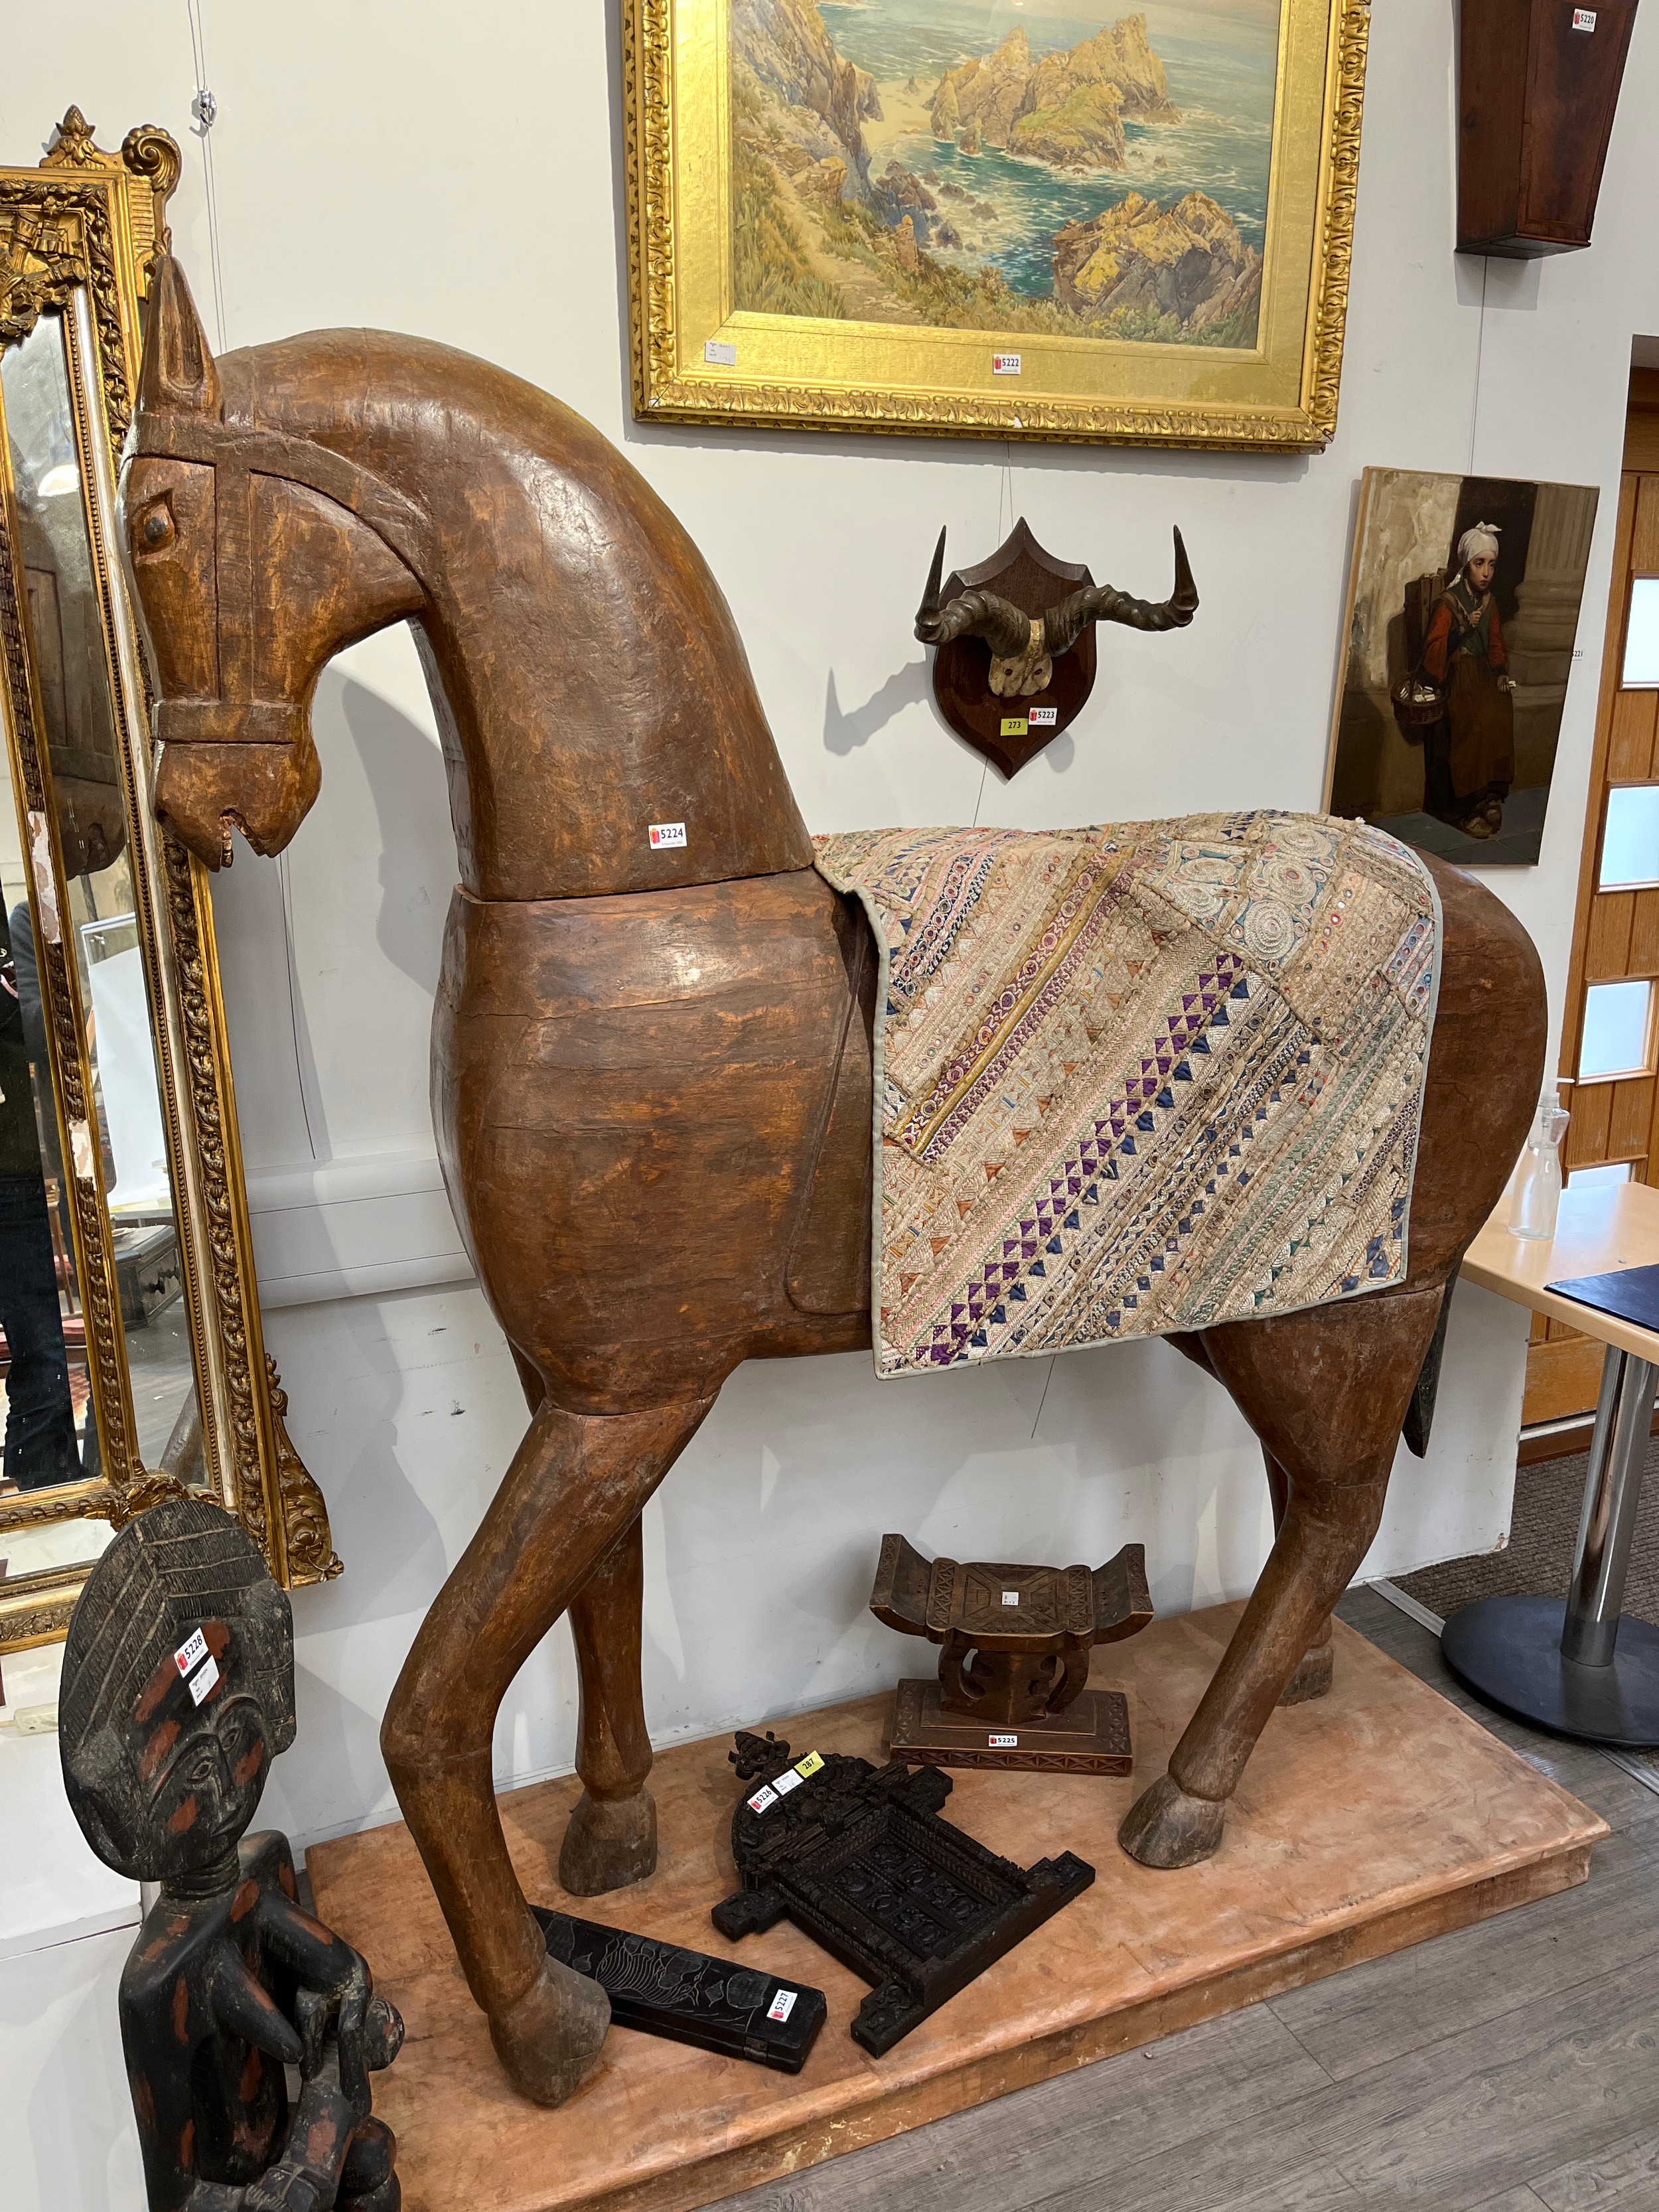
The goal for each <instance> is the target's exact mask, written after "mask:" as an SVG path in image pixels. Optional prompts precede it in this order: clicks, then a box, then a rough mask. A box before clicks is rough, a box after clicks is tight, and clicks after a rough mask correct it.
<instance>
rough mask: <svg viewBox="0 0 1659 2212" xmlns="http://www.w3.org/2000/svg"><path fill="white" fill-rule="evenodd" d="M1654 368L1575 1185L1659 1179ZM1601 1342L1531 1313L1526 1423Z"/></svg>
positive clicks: (1583, 1381) (1628, 493) (1612, 730)
mask: <svg viewBox="0 0 1659 2212" xmlns="http://www.w3.org/2000/svg"><path fill="white" fill-rule="evenodd" d="M1656 1054H1659V371H1655V370H1652V369H1637V370H1636V371H1634V372H1633V374H1632V378H1631V404H1630V413H1629V416H1628V418H1627V422H1626V435H1625V471H1624V475H1623V477H1622V479H1621V481H1620V497H1619V527H1618V536H1617V539H1616V542H1615V544H1614V549H1613V583H1612V587H1611V597H1610V603H1609V605H1608V609H1607V638H1606V643H1605V645H1604V647H1603V651H1602V661H1601V697H1600V702H1599V704H1598V707H1597V711H1596V724H1595V751H1594V754H1593V756H1592V759H1591V764H1590V786H1589V804H1588V806H1587V808H1586V811H1585V819H1584V846H1583V860H1582V863H1581V866H1580V872H1579V879H1578V907H1577V915H1576V917H1575V920H1574V926H1573V939H1572V961H1571V968H1570V969H1569V972H1568V978H1567V1000H1566V1006H1565V1010H1564V1013H1563V1018H1562V1028H1561V1073H1562V1075H1563V1076H1564V1077H1565V1078H1567V1079H1571V1082H1572V1085H1573V1087H1572V1089H1571V1091H1567V1092H1566V1093H1565V1095H1564V1103H1565V1104H1566V1105H1568V1106H1570V1107H1571V1109H1572V1121H1571V1127H1569V1129H1568V1131H1567V1140H1566V1148H1565V1167H1566V1170H1567V1179H1568V1181H1569V1182H1577V1183H1578V1184H1580V1185H1582V1184H1583V1182H1585V1181H1587V1180H1588V1181H1595V1182H1622V1181H1625V1180H1626V1179H1629V1180H1630V1181H1632V1182H1659V1080H1656V1065H1659V1061H1656ZM1600 1381H1601V1346H1600V1345H1599V1344H1597V1343H1596V1342H1595V1341H1594V1340H1592V1339H1590V1338H1589V1337H1586V1336H1583V1335H1582V1334H1580V1333H1579V1331H1578V1330H1577V1329H1574V1328H1569V1327H1568V1326H1567V1324H1566V1323H1565V1322H1559V1321H1550V1320H1547V1319H1546V1317H1545V1316H1543V1315H1542V1314H1534V1316H1533V1321H1532V1341H1531V1344H1530V1346H1529V1347H1528V1354H1527V1393H1526V1401H1525V1406H1524V1409H1523V1413H1522V1419H1523V1421H1524V1422H1525V1423H1526V1424H1527V1425H1528V1426H1530V1425H1533V1424H1534V1423H1535V1422H1540V1421H1554V1420H1561V1419H1566V1418H1568V1417H1570V1416H1572V1415H1576V1414H1588V1413H1591V1412H1593V1411H1594V1409H1595V1397H1596V1389H1597V1386H1598V1384H1599V1383H1600Z"/></svg>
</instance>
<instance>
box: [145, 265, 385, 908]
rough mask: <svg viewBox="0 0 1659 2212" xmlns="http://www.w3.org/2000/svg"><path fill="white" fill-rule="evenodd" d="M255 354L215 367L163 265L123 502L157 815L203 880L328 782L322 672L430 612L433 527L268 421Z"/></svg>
mask: <svg viewBox="0 0 1659 2212" xmlns="http://www.w3.org/2000/svg"><path fill="white" fill-rule="evenodd" d="M257 361H258V356H257V354H255V353H240V354H232V355H229V356H227V358H226V359H225V361H224V362H222V363H217V362H215V360H214V358H213V355H212V353H211V351H210V348H209V345H208V342H207V335H206V333H205V331H204V330H203V328H202V324H201V319H200V318H199V316H198V315H197V312H196V307H195V304H194V302H193V301H192V300H191V296H190V288H189V286H188V285H187V284H186V283H185V279H184V275H183V272H182V271H181V270H180V269H179V265H178V264H177V263H176V262H174V261H173V260H171V259H164V260H162V261H161V262H160V263H158V264H157V267H156V270H155V280H154V284H153V289H152V291H151V295H150V304H149V319H148V324H147V327H146V332H145V343H144V359H143V370H142V372H141V374H140V379H139V391H138V407H137V413H136V415H135V416H134V418H133V425H132V431H131V436H130V438H129V440H128V447H127V460H126V465H125V471H124V472H123V477H122V507H123V513H124V515H125V529H126V535H127V544H128V547H129V549H130V550H131V556H132V570H133V575H134V579H135V581H136V583H137V593H138V599H139V604H140V607H141V610H142V612H143V620H144V624H145V628H146V629H147V631H148V633H149V644H150V652H151V656H152V659H153V663H154V667H155V678H156V682H157V685H158V689H159V705H158V709H157V716H156V735H157V737H158V738H160V740H161V753H160V756H159V758H158V761H157V766H156V777H155V807H156V812H157V813H158V814H159V815H160V816H161V818H162V819H163V820H164V821H165V822H167V823H168V824H169V825H170V826H171V828H172V829H173V830H174V831H175V832H176V834H177V835H178V836H179V837H181V838H182V839H183V840H184V842H185V844H186V845H188V846H189V847H190V848H191V851H192V852H194V853H196V854H198V855H199V857H200V858H201V859H202V860H204V861H205V862H206V863H207V865H208V866H210V867H219V866H224V865H227V864H228V861H229V860H230V857H231V838H232V834H233V832H234V830H236V829H240V830H241V832H242V834H243V836H245V837H246V839H247V841H248V842H249V844H250V845H252V847H253V848H254V850H255V851H256V852H258V853H278V852H280V851H281V850H282V848H283V846H284V845H286V844H287V843H288V842H289V839H290V838H291V837H292V836H293V835H294V833H295V830H296V829H298V828H299V826H300V823H301V822H302V821H303V820H304V818H305V816H306V813H307V810H308V809H309V808H310V805H311V804H312V801H313V799H315V798H316V796H317V793H318V789H319V785H320V783H321V780H322V770H321V769H320V767H319V763H318V759H317V751H316V747H315V745H314V744H313V741H312V734H311V700H312V695H313V691H314V690H315V688H316V684H317V678H318V676H319V673H320V671H321V670H322V668H323V666H324V665H325V662H326V661H327V660H328V659H330V658H331V656H332V655H333V654H334V653H337V652H339V651H340V649H341V648H342V647H344V646H346V645H349V644H352V643H354V642H355V641H356V640H357V639H359V638H362V637H367V636H368V635H370V633H371V632H373V631H374V630H377V629H382V628H384V627H385V625H386V623H389V622H392V621H395V620H396V619H397V618H398V617H399V616H401V615H408V614H412V613H414V612H416V611H418V610H419V608H420V607H421V606H422V604H423V599H424V594H423V592H422V586H421V585H420V583H419V582H418V581H417V580H416V574H415V566H414V564H416V563H417V562H418V560H419V553H418V547H419V544H420V542H421V539H422V535H423V530H424V517H423V516H422V514H421V513H419V511H418V510H417V509H416V508H415V507H413V506H412V505H411V504H410V502H409V501H406V500H404V499H403V498H402V496H401V495H399V494H398V493H397V492H395V491H393V490H392V489H391V488H390V487H389V486H387V485H386V484H384V483H381V482H380V480H379V479H378V478H376V477H372V476H370V475H369V474H368V472H367V471H364V470H362V469H360V468H358V467H357V466H356V465H355V464H354V463H352V462H351V461H350V460H349V459H346V458H345V457H344V456H343V454H341V453H337V452H335V451H333V450H331V448H330V447H328V446H327V445H325V444H321V443H318V442H316V441H313V439H312V438H310V437H306V436H295V435H285V434H283V433H281V432H277V431H274V430H272V429H271V428H270V427H269V426H267V425H266V424H265V423H264V422H261V420H260V419H259V411H258V390H257V378H256V374H255V371H256V365H257ZM394 549H395V550H394Z"/></svg>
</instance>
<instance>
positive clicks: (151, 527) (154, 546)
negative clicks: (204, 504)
mask: <svg viewBox="0 0 1659 2212" xmlns="http://www.w3.org/2000/svg"><path fill="white" fill-rule="evenodd" d="M178 534H179V533H178V532H177V530H176V529H175V528H174V527H173V517H172V515H171V514H170V513H168V512H167V502H166V501H164V500H158V501H156V503H155V506H154V507H151V508H150V510H149V513H147V514H142V515H140V516H139V518H138V524H137V529H136V530H135V531H134V532H133V536H134V537H135V538H137V550H138V551H139V552H140V553H159V552H161V550H162V549H163V548H164V547H165V546H168V545H171V544H172V543H173V539H174V538H176V537H177V536H178Z"/></svg>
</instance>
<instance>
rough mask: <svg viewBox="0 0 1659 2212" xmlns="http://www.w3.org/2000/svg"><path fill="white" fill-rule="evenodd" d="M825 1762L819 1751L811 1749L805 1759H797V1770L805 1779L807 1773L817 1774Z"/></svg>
mask: <svg viewBox="0 0 1659 2212" xmlns="http://www.w3.org/2000/svg"><path fill="white" fill-rule="evenodd" d="M822 1765H823V1758H822V1757H821V1755H820V1754H819V1753H817V1752H816V1751H809V1752H808V1753H807V1754H806V1756H805V1759H797V1760H796V1761H795V1771H796V1773H797V1774H799V1776H800V1777H801V1778H802V1779H803V1780H805V1778H806V1776H807V1775H809V1774H816V1773H817V1771H818V1769H819V1767H821V1766H822Z"/></svg>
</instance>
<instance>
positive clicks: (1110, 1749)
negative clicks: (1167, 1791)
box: [888, 1680, 1134, 1774]
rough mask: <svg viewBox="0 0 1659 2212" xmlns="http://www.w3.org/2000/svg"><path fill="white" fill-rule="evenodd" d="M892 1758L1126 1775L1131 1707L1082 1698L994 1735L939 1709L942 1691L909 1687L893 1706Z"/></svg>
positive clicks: (1104, 1693) (1101, 1696) (933, 1685)
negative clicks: (1050, 1715) (1061, 1709)
mask: <svg viewBox="0 0 1659 2212" xmlns="http://www.w3.org/2000/svg"><path fill="white" fill-rule="evenodd" d="M888 1750H889V1753H890V1756H891V1757H892V1758H894V1759H902V1761H903V1763H904V1765H906V1766H953V1767H954V1766H961V1767H988V1768H990V1769H992V1770H993V1771H996V1772H999V1773H1027V1774H1128V1773H1131V1772H1133V1767H1134V1759H1133V1754H1132V1753H1131V1751H1130V1747H1129V1701H1128V1699H1127V1698H1126V1697H1125V1696H1124V1694H1123V1692H1122V1691H1121V1690H1085V1691H1084V1692H1082V1693H1081V1695H1080V1696H1079V1697H1076V1698H1074V1699H1073V1700H1072V1702H1071V1704H1070V1705H1067V1706H1066V1710H1065V1711H1064V1712H1060V1713H1056V1714H1054V1717H1053V1718H1052V1719H1050V1720H1042V1721H1010V1722H1008V1723H1006V1725H1004V1726H1002V1727H991V1726H987V1723H985V1722H984V1721H982V1720H975V1719H973V1718H972V1717H969V1716H966V1715H963V1714H962V1713H947V1712H945V1711H944V1710H943V1709H942V1707H941V1706H940V1705H939V1683H938V1681H937V1680H933V1681H931V1682H923V1681H906V1682H901V1683H900V1684H899V1686H898V1693H897V1695H896V1698H895V1699H894V1700H893V1723H892V1737H891V1741H890V1743H889V1746H888Z"/></svg>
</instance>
